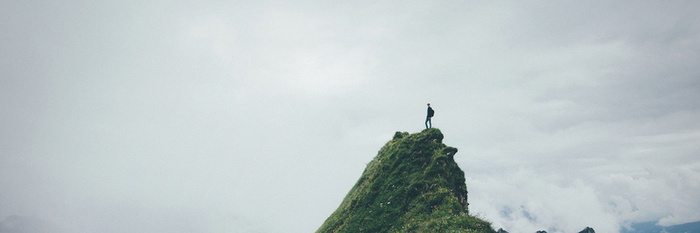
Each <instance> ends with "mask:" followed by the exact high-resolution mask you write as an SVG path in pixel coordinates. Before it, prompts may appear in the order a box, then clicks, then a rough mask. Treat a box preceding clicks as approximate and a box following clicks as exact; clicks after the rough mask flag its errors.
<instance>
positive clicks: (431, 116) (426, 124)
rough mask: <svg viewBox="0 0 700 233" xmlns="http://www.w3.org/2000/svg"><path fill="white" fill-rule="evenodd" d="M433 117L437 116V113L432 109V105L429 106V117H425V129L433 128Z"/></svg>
mask: <svg viewBox="0 0 700 233" xmlns="http://www.w3.org/2000/svg"><path fill="white" fill-rule="evenodd" d="M433 115H435V111H433V108H431V107H430V104H428V116H427V117H425V128H426V129H427V128H433V122H432V121H431V118H433ZM428 123H430V126H428Z"/></svg>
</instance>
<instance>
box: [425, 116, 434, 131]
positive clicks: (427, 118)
mask: <svg viewBox="0 0 700 233" xmlns="http://www.w3.org/2000/svg"><path fill="white" fill-rule="evenodd" d="M428 121H430V117H426V118H425V128H426V129H427V128H428ZM432 124H433V123H430V125H431V126H432Z"/></svg>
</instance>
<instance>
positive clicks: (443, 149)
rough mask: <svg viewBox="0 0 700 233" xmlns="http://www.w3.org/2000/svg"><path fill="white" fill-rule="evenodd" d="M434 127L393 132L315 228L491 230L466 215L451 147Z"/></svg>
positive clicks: (323, 232) (323, 231) (327, 232)
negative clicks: (327, 215)
mask: <svg viewBox="0 0 700 233" xmlns="http://www.w3.org/2000/svg"><path fill="white" fill-rule="evenodd" d="M442 139H443V135H442V133H441V132H440V130H438V129H435V128H432V129H426V130H423V131H422V132H420V133H415V134H409V133H407V132H396V134H394V138H393V139H392V140H391V141H389V142H388V143H386V145H384V146H383V147H382V148H381V150H379V153H378V154H377V156H376V157H375V158H374V159H373V160H372V161H371V162H370V163H369V164H367V168H366V169H365V171H364V172H363V173H362V175H361V176H360V178H359V179H358V181H357V183H356V184H355V186H353V187H352V189H351V190H350V192H348V194H347V196H345V199H344V200H343V202H342V203H341V204H340V206H339V207H338V209H337V210H336V211H335V212H334V213H333V214H331V216H330V217H328V219H326V221H325V222H324V223H323V225H322V226H321V227H320V228H319V229H318V230H317V231H316V232H317V233H335V232H353V233H355V232H372V233H379V232H484V233H486V232H489V233H492V232H495V231H494V230H493V228H492V227H491V224H490V223H489V222H486V221H484V220H481V219H479V218H476V217H474V216H471V215H469V208H468V205H469V204H468V203H467V186H466V184H465V180H464V172H463V171H462V169H460V168H459V166H457V163H455V161H454V155H455V153H456V152H457V149H456V148H453V147H448V146H446V145H445V144H443V143H442Z"/></svg>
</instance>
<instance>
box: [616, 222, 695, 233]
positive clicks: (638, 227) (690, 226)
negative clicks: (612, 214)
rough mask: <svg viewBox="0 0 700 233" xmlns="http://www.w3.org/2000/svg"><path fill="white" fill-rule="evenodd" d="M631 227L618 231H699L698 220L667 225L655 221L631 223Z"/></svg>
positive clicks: (633, 232) (678, 232)
mask: <svg viewBox="0 0 700 233" xmlns="http://www.w3.org/2000/svg"><path fill="white" fill-rule="evenodd" d="M631 227H632V229H626V228H623V229H622V230H621V231H620V233H700V221H698V222H691V223H685V224H679V225H673V226H668V227H662V226H659V225H656V222H641V223H633V224H632V226H631Z"/></svg>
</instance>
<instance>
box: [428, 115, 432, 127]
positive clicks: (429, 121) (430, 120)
mask: <svg viewBox="0 0 700 233" xmlns="http://www.w3.org/2000/svg"><path fill="white" fill-rule="evenodd" d="M428 124H430V127H429V128H433V119H430V117H428Z"/></svg>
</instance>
